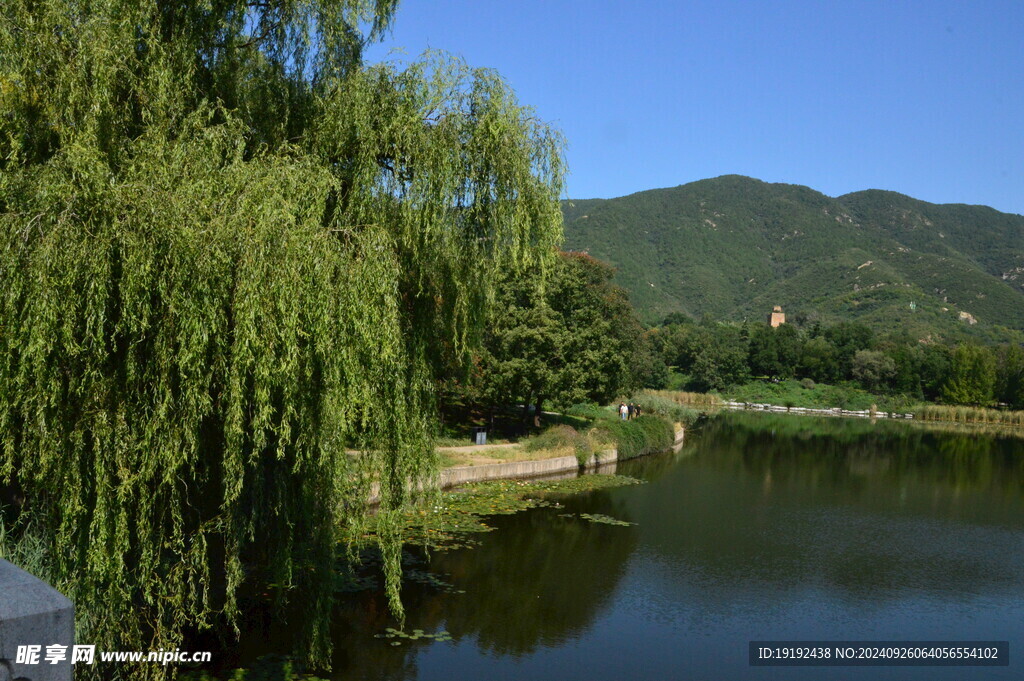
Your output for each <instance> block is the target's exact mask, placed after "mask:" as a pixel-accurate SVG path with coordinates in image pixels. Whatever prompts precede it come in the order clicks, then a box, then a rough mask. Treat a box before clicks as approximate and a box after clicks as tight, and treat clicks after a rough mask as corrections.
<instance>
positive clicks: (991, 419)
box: [914, 404, 1024, 426]
mask: <svg viewBox="0 0 1024 681" xmlns="http://www.w3.org/2000/svg"><path fill="white" fill-rule="evenodd" d="M914 418H916V419H920V420H922V421H950V422H953V423H980V424H991V425H1002V426H1024V411H1002V410H999V409H984V408H981V407H954V406H949V405H943V404H929V405H923V406H921V407H918V408H917V409H915V410H914Z"/></svg>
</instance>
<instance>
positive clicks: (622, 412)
mask: <svg viewBox="0 0 1024 681" xmlns="http://www.w3.org/2000/svg"><path fill="white" fill-rule="evenodd" d="M619 418H620V419H622V420H623V421H625V420H626V419H628V418H629V407H627V406H626V403H625V402H619Z"/></svg>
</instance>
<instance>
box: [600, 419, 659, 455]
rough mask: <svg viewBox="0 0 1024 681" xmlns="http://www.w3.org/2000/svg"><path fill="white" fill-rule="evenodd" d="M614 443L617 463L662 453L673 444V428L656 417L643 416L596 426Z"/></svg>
mask: <svg viewBox="0 0 1024 681" xmlns="http://www.w3.org/2000/svg"><path fill="white" fill-rule="evenodd" d="M598 428H599V429H602V430H605V431H607V432H608V433H609V434H610V435H611V437H612V439H613V440H614V441H615V444H616V448H617V449H618V452H619V461H623V460H625V459H632V458H634V457H637V456H644V455H645V454H653V453H654V452H660V451H664V450H666V449H669V448H671V447H672V443H673V442H675V439H676V433H675V428H674V427H673V426H672V424H671V423H669V422H668V421H666V420H665V419H663V418H660V417H658V416H653V415H650V414H644V415H643V416H640V417H638V418H635V419H633V420H632V421H621V420H620V421H607V422H605V423H602V424H601V425H600V426H598Z"/></svg>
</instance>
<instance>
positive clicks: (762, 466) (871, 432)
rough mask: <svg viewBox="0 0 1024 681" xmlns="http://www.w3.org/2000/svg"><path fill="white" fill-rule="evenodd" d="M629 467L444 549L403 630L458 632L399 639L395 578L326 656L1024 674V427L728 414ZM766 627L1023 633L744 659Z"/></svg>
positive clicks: (722, 672) (420, 667)
mask: <svg viewBox="0 0 1024 681" xmlns="http://www.w3.org/2000/svg"><path fill="white" fill-rule="evenodd" d="M617 472H618V473H621V474H626V475H631V476H634V477H638V478H641V479H643V480H645V481H646V483H647V484H644V485H636V486H629V487H622V488H616V489H611V490H602V491H598V492H593V493H588V494H583V495H578V496H574V497H569V498H565V499H563V500H562V503H563V504H564V506H565V508H562V509H558V508H538V509H533V510H530V511H527V512H524V513H520V514H517V515H513V516H501V517H495V518H492V519H491V520H490V521H489V522H490V524H492V525H494V526H496V527H497V528H498V529H497V531H495V532H492V533H489V534H486V535H483V536H482V544H481V545H480V546H478V547H476V548H472V549H460V550H456V551H452V552H448V553H436V554H434V555H433V556H432V557H431V559H430V562H429V566H425V567H424V569H427V567H429V572H430V573H431V574H432V575H433V577H432V578H423V577H422V576H421V579H420V581H421V582H423V583H421V584H411V585H409V586H408V587H407V588H406V589H405V591H404V596H403V597H404V600H405V602H406V605H407V608H408V612H409V619H408V622H407V630H412V629H413V628H421V629H423V630H424V631H426V632H427V633H430V632H436V631H441V630H444V631H447V632H449V633H450V635H451V636H452V639H453V640H451V641H444V642H434V641H425V640H422V639H421V640H418V641H411V642H405V643H403V644H402V645H400V646H392V645H390V641H388V640H386V639H379V638H374V634H378V633H380V632H381V631H383V630H384V628H385V627H387V626H391V625H393V622H392V621H391V620H390V618H389V617H388V615H387V608H386V605H385V602H384V600H383V597H382V595H381V594H380V593H376V592H371V593H363V594H357V595H354V596H352V597H349V598H347V599H346V602H345V603H344V604H343V606H342V607H341V608H340V609H339V612H338V616H337V618H336V621H335V624H334V628H335V631H336V634H335V646H336V653H335V659H334V671H333V673H332V677H333V678H336V679H396V680H397V679H402V680H406V679H423V680H430V679H438V680H441V679H443V680H444V681H451V680H452V679H530V680H531V681H536V680H542V679H553V680H558V681H568V680H571V679H581V680H584V679H585V680H586V681H602V680H605V679H608V680H611V679H616V680H620V679H632V678H649V679H677V678H686V679H716V680H717V679H822V678H827V679H929V680H938V679H975V678H977V679H1011V678H1013V679H1019V678H1021V677H1022V676H1024V674H1022V669H1024V665H1022V664H1021V655H1022V654H1024V439H1020V438H1019V437H1011V436H1008V435H1005V434H999V433H988V434H985V433H979V432H977V431H965V430H952V429H936V428H926V427H922V426H918V425H915V424H907V423H890V422H879V423H871V422H869V421H867V420H850V419H819V418H811V417H797V416H784V415H783V416H778V415H770V414H723V415H720V416H718V417H715V418H713V419H711V420H709V421H707V422H705V423H704V424H702V426H701V427H700V428H698V429H695V430H694V431H692V432H691V433H690V434H688V435H687V441H686V444H685V446H684V447H683V449H682V451H681V452H679V453H676V454H662V455H657V456H653V457H648V458H645V459H638V460H634V461H631V462H626V463H624V464H621V465H619V467H618V471H617ZM578 513H590V514H604V515H608V516H612V517H614V518H617V519H619V520H624V521H628V522H631V523H635V525H631V526H628V527H621V526H612V525H604V524H595V523H590V522H586V521H585V520H583V519H581V518H579V517H578V516H573V517H566V514H578ZM432 579H433V580H442V581H443V582H444V583H445V584H444V585H441V586H440V588H439V585H438V583H437V582H436V581H435V583H434V584H430V583H427V582H430V581H431V580H432ZM460 591H462V592H464V593H459V592H460ZM752 640H835V641H840V640H861V641H864V640H879V641H880V640H900V641H922V640H998V641H1009V645H1010V660H1011V664H1010V666H1009V667H986V668H979V667H866V668H865V667H829V668H799V667H774V668H770V667H751V666H750V665H749V661H748V645H749V642H750V641H752Z"/></svg>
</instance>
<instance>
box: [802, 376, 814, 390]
mask: <svg viewBox="0 0 1024 681" xmlns="http://www.w3.org/2000/svg"><path fill="white" fill-rule="evenodd" d="M800 385H801V386H803V387H804V388H805V389H806V390H814V379H813V378H804V379H801V381H800Z"/></svg>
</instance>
